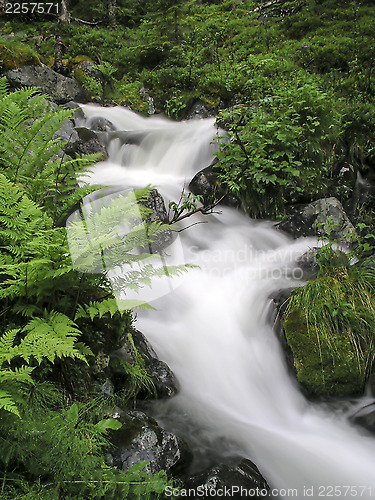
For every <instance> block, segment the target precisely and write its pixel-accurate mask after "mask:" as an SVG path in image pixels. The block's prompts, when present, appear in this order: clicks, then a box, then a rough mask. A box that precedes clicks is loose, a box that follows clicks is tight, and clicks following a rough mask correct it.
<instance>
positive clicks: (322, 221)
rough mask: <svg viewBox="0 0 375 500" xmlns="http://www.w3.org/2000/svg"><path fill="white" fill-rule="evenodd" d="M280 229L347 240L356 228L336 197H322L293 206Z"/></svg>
mask: <svg viewBox="0 0 375 500" xmlns="http://www.w3.org/2000/svg"><path fill="white" fill-rule="evenodd" d="M277 227H278V229H280V230H282V231H285V232H286V233H289V234H291V235H292V236H293V237H295V238H299V237H300V236H321V237H328V236H329V237H330V238H331V239H337V240H345V239H346V238H348V237H349V236H350V235H351V234H354V233H355V229H354V227H353V225H352V223H351V222H350V220H349V218H348V216H347V215H346V213H345V211H344V209H343V207H342V205H341V203H340V202H339V200H338V199H336V198H333V197H331V198H322V199H321V200H317V201H314V202H313V203H310V204H308V205H302V206H299V207H293V209H292V211H291V215H290V216H289V217H288V218H287V219H285V220H283V221H281V222H280V223H279V224H278V225H277Z"/></svg>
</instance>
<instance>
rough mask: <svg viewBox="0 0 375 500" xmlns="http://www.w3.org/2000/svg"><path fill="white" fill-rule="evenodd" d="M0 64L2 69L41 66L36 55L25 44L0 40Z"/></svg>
mask: <svg viewBox="0 0 375 500" xmlns="http://www.w3.org/2000/svg"><path fill="white" fill-rule="evenodd" d="M0 65H1V69H2V70H3V71H8V70H11V69H17V68H19V67H21V66H27V65H30V66H31V65H36V66H41V65H42V63H41V61H40V59H39V57H38V55H37V54H36V53H35V52H34V51H33V50H32V49H31V48H30V47H28V46H27V45H24V44H22V43H19V42H9V41H8V40H0Z"/></svg>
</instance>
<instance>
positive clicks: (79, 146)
mask: <svg viewBox="0 0 375 500" xmlns="http://www.w3.org/2000/svg"><path fill="white" fill-rule="evenodd" d="M76 131H77V134H78V140H77V141H75V142H74V143H73V144H70V145H68V146H67V148H66V152H67V154H69V155H70V156H72V157H73V158H75V157H76V156H79V155H82V154H92V153H100V154H101V155H102V156H101V158H100V159H99V160H98V161H104V160H106V159H107V158H108V153H107V149H106V147H105V146H104V145H103V143H102V142H101V141H100V139H99V136H98V134H96V132H94V131H92V130H90V129H88V128H86V127H77V128H76Z"/></svg>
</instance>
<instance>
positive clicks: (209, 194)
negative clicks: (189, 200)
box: [189, 164, 240, 208]
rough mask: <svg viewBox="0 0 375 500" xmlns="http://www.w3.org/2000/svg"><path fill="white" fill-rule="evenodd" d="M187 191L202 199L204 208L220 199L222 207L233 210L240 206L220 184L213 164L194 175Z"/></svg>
mask: <svg viewBox="0 0 375 500" xmlns="http://www.w3.org/2000/svg"><path fill="white" fill-rule="evenodd" d="M189 189H190V191H191V192H192V193H193V194H195V195H199V196H201V197H202V199H203V203H204V205H205V206H210V205H212V204H213V203H215V202H216V201H218V200H220V199H221V198H222V200H221V202H220V203H221V204H222V205H227V206H230V207H235V208H238V207H239V206H240V202H239V201H238V199H237V198H236V197H235V196H233V195H231V194H229V193H228V190H227V189H226V188H225V187H224V186H222V185H221V184H220V182H219V179H218V173H217V172H216V171H215V169H214V164H212V165H210V166H208V167H206V168H204V169H203V170H201V171H200V172H198V173H197V174H195V176H194V177H193V179H192V180H191V181H190V184H189Z"/></svg>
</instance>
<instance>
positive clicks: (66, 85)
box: [5, 66, 86, 104]
mask: <svg viewBox="0 0 375 500" xmlns="http://www.w3.org/2000/svg"><path fill="white" fill-rule="evenodd" d="M5 76H6V78H7V80H8V82H9V84H10V86H11V87H12V88H18V87H39V88H40V89H41V90H42V92H44V93H45V94H47V95H49V96H51V97H52V99H53V100H54V101H55V102H56V103H57V104H64V103H66V102H69V101H81V102H85V101H86V98H85V96H86V93H85V92H84V90H83V89H82V87H81V85H80V84H79V83H78V82H77V80H75V79H73V78H67V77H66V76H63V75H60V74H59V73H56V71H53V70H52V69H50V68H48V67H47V66H23V67H21V68H18V69H14V70H11V71H8V72H7V73H5Z"/></svg>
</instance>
